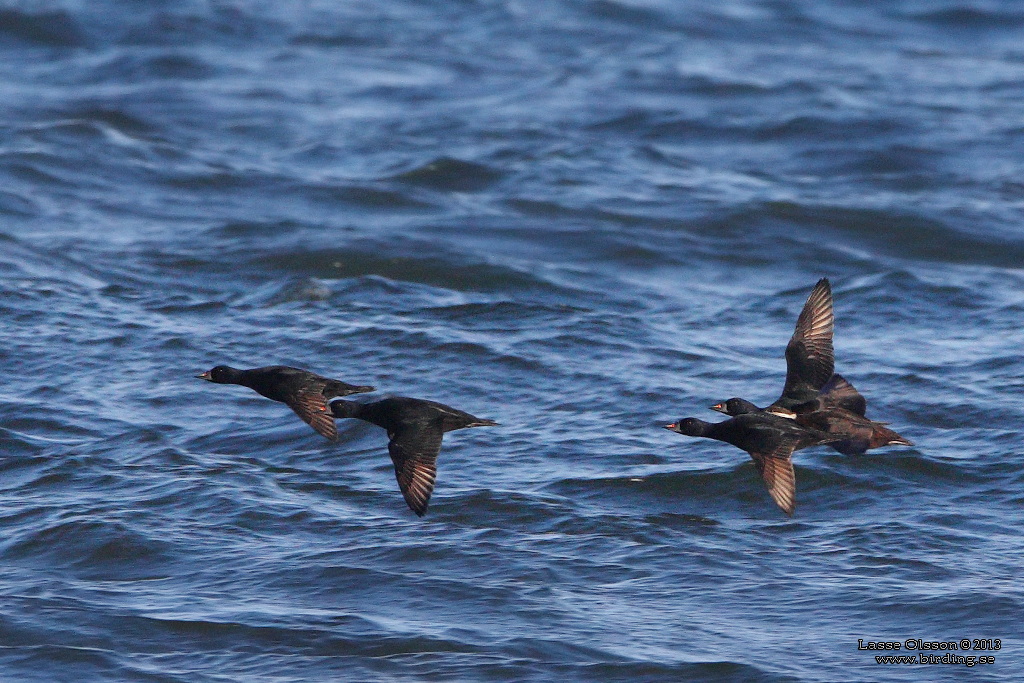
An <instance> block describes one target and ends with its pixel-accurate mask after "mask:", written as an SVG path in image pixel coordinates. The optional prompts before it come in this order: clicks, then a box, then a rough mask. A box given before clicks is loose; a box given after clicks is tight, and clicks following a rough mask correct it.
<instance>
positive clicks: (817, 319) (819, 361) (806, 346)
mask: <svg viewBox="0 0 1024 683" xmlns="http://www.w3.org/2000/svg"><path fill="white" fill-rule="evenodd" d="M834 323H835V318H834V314H833V310H832V286H831V285H830V284H829V282H828V278H822V279H820V280H818V284H816V285H815V286H814V289H813V290H811V294H810V296H808V297H807V303H805V304H804V308H803V310H802V311H801V312H800V317H799V318H797V321H796V329H795V330H794V331H793V336H792V337H790V340H789V344H787V345H786V385H785V386H784V387H783V389H782V396H781V397H780V399H779V400H780V401H781V400H783V399H801V398H802V399H803V400H808V398H813V396H810V397H808V398H803V396H804V395H805V394H807V393H808V392H817V391H818V390H820V389H821V388H822V387H823V386H825V383H826V382H828V380H829V379H830V378H831V377H832V374H833V373H834V372H835V355H834V353H833V350H832V332H833V329H834ZM776 403H778V401H776Z"/></svg>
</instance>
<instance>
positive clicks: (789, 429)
mask: <svg viewBox="0 0 1024 683" xmlns="http://www.w3.org/2000/svg"><path fill="white" fill-rule="evenodd" d="M755 407H756V406H755ZM665 428H666V429H670V430H672V431H674V432H678V433H679V434H684V435H686V436H699V437H704V438H706V439H716V440H718V441H724V442H726V443H730V444H732V445H733V446H736V447H737V448H739V449H741V450H744V451H746V452H747V453H748V454H749V455H750V457H751V458H752V459H753V461H754V464H755V465H757V471H758V472H759V473H760V474H761V478H762V479H764V483H765V484H766V485H767V486H768V493H769V494H770V495H771V497H772V500H774V501H775V502H776V504H777V505H778V506H779V507H780V508H782V509H783V510H784V511H785V512H786V514H787V515H792V514H793V510H794V509H795V508H796V474H795V473H794V472H793V461H792V455H793V451H797V450H800V449H801V448H810V447H811V446H817V445H818V444H823V443H829V442H831V441H835V440H837V438H838V437H834V436H831V435H829V434H826V433H824V432H820V431H818V430H814V429H806V428H804V427H801V426H800V425H798V424H797V423H796V422H794V421H793V420H787V419H786V418H782V417H778V416H776V415H772V414H770V413H764V412H752V413H743V414H740V415H737V416H736V417H733V418H731V419H729V420H726V421H724V422H718V423H710V422H705V421H703V420H698V419H697V418H694V417H688V418H685V419H681V420H679V421H678V422H674V423H672V424H670V425H665Z"/></svg>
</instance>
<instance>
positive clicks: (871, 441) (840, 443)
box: [711, 375, 914, 455]
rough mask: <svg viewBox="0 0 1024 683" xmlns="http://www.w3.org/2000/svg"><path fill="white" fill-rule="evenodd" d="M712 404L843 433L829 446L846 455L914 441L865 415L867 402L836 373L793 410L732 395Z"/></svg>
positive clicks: (731, 412)
mask: <svg viewBox="0 0 1024 683" xmlns="http://www.w3.org/2000/svg"><path fill="white" fill-rule="evenodd" d="M711 408H712V410H717V411H718V412H720V413H725V414H726V415H731V416H736V415H747V414H753V413H767V414H774V415H778V416H779V417H782V418H789V419H792V420H794V421H795V422H796V423H797V424H798V425H800V426H801V427H806V428H808V429H815V430H818V431H822V432H827V433H829V434H831V435H833V436H837V437H841V438H840V439H839V440H837V441H834V442H832V443H830V444H829V446H830V447H831V448H833V449H835V450H837V451H839V452H840V453H842V454H844V455H860V454H862V453H864V452H865V451H867V450H868V449H870V448H881V447H882V446H892V445H901V446H913V445H914V444H913V442H912V441H909V440H908V439H905V438H903V437H902V436H900V435H899V434H897V433H896V432H894V431H893V430H891V429H889V428H888V427H886V426H885V423H884V422H874V421H872V420H869V419H868V418H866V417H865V416H864V412H865V410H866V408H867V402H866V401H865V400H864V397H863V396H861V395H860V393H859V392H858V391H857V390H856V389H855V388H854V387H853V385H852V384H850V383H849V382H847V381H846V380H845V379H844V378H843V377H842V376H841V375H833V376H832V379H830V380H829V381H828V382H827V383H826V384H825V386H824V387H822V390H821V392H820V393H819V394H818V396H817V397H816V398H815V399H814V400H811V401H807V402H806V403H802V404H799V405H796V406H793V408H792V409H791V410H784V409H781V408H775V407H772V406H769V407H768V408H765V409H764V410H762V409H761V408H758V407H757V406H756V405H754V404H753V403H751V402H750V401H745V400H743V399H742V398H730V399H729V400H728V401H723V402H722V403H717V404H715V405H713V406H711Z"/></svg>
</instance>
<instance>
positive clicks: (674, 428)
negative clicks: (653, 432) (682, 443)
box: [662, 422, 679, 432]
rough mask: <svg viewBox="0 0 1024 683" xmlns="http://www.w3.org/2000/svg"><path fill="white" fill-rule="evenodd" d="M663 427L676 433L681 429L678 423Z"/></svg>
mask: <svg viewBox="0 0 1024 683" xmlns="http://www.w3.org/2000/svg"><path fill="white" fill-rule="evenodd" d="M662 427H664V428H665V429H669V430H671V431H673V432H674V431H676V430H677V429H679V423H678V422H673V423H672V424H670V425H662Z"/></svg>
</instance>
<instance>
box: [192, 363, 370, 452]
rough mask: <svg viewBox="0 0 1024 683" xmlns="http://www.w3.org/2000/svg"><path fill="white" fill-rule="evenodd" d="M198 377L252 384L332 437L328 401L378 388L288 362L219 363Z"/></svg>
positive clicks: (334, 437)
mask: <svg viewBox="0 0 1024 683" xmlns="http://www.w3.org/2000/svg"><path fill="white" fill-rule="evenodd" d="M196 377H198V378H199V379H205V380H207V381H209V382H214V383H216V384H239V385H241V386H243V387H249V388H250V389H252V390H253V391H255V392H256V393H258V394H259V395H260V396H265V397H267V398H269V399H272V400H274V401H280V402H281V403H284V404H286V405H287V406H288V407H289V408H291V409H292V410H294V411H295V413H296V414H297V415H298V416H299V417H301V418H302V419H303V420H304V421H305V422H306V423H307V424H309V426H311V427H312V428H313V429H315V430H316V431H317V432H318V433H319V434H322V435H323V436H325V437H327V438H328V439H330V440H332V441H337V439H338V428H337V427H336V426H335V424H334V417H333V416H332V415H331V412H330V410H329V409H328V408H327V401H329V400H330V399H332V398H337V397H339V396H349V395H350V394H362V393H365V392H368V391H374V388H373V387H369V386H358V385H354V384H346V383H345V382H342V381H340V380H336V379H328V378H327V377H321V376H320V375H317V374H315V373H312V372H309V371H308V370H300V369H299V368H290V367H288V366H286V365H271V366H268V367H265V368H253V369H251V370H238V369H236V368H232V367H229V366H227V365H218V366H217V367H215V368H213V369H211V370H207V371H206V372H204V373H203V374H201V375H196Z"/></svg>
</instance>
